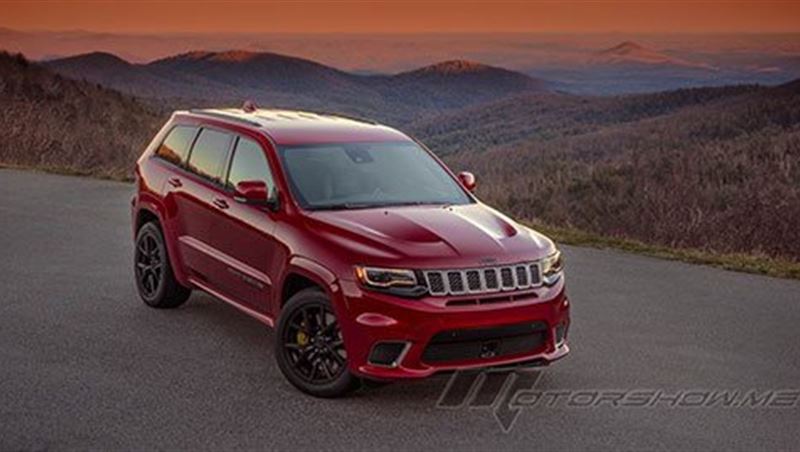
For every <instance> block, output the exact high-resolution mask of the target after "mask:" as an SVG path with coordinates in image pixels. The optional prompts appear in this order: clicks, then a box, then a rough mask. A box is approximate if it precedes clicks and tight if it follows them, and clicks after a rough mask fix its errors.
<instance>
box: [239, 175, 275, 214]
mask: <svg viewBox="0 0 800 452" xmlns="http://www.w3.org/2000/svg"><path fill="white" fill-rule="evenodd" d="M233 199H235V200H236V201H237V202H240V203H242V204H250V205H255V206H264V207H267V208H268V209H269V210H272V211H275V210H278V207H279V206H280V202H279V201H278V191H277V189H275V190H273V192H272V194H269V193H267V184H266V183H264V181H260V180H244V181H241V182H239V183H238V184H236V193H235V194H234V196H233Z"/></svg>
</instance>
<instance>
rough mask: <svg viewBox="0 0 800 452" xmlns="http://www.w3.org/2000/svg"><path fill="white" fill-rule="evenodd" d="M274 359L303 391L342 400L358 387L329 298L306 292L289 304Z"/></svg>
mask: <svg viewBox="0 0 800 452" xmlns="http://www.w3.org/2000/svg"><path fill="white" fill-rule="evenodd" d="M275 336H276V337H275V357H276V359H277V360H278V366H279V367H280V369H281V372H283V374H284V376H286V378H287V379H288V380H289V382H291V383H292V384H293V385H294V386H295V387H297V388H298V389H300V390H301V391H303V392H305V393H307V394H311V395H313V396H317V397H339V396H342V395H345V394H347V393H348V392H350V391H353V390H355V389H357V388H358V387H359V384H360V381H359V379H358V378H357V377H355V376H354V375H353V374H351V373H350V371H349V370H348V368H347V351H346V350H345V348H344V341H343V340H342V332H341V329H340V328H339V322H338V321H337V319H336V315H335V314H334V312H333V308H332V306H331V303H330V300H328V297H327V295H325V293H324V292H322V291H321V290H319V289H305V290H302V291H300V292H298V293H297V294H295V295H294V296H292V297H291V298H290V299H289V301H287V302H286V305H285V306H284V308H283V310H282V312H281V318H280V321H279V322H278V329H277V332H276V335H275Z"/></svg>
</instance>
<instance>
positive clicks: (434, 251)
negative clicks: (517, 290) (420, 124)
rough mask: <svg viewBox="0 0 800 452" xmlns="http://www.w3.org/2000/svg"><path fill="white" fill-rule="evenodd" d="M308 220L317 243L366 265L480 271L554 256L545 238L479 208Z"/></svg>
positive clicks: (331, 214) (365, 212) (364, 212)
mask: <svg viewBox="0 0 800 452" xmlns="http://www.w3.org/2000/svg"><path fill="white" fill-rule="evenodd" d="M309 219H310V221H311V222H312V223H314V224H312V225H310V226H311V227H312V228H313V229H312V230H314V231H316V233H317V236H318V237H320V238H322V239H324V240H326V241H330V242H332V243H333V244H335V245H338V246H340V247H342V248H344V250H343V251H345V252H348V253H351V254H352V255H353V257H354V260H360V261H367V262H368V263H371V264H372V263H374V264H380V263H382V264H385V265H392V266H397V265H398V264H400V262H399V261H402V260H406V259H409V260H413V261H414V262H413V263H414V264H416V265H415V266H417V265H420V262H419V261H420V260H424V261H425V262H424V263H423V264H422V265H429V266H438V265H454V264H456V262H458V263H457V265H463V266H480V265H491V264H494V263H510V262H520V261H524V260H534V259H539V258H542V257H544V256H546V255H548V254H550V253H552V251H553V250H554V245H553V243H552V242H551V241H550V240H549V239H548V238H546V237H544V236H543V235H541V234H539V233H537V232H535V231H532V230H531V229H529V228H527V227H524V226H521V225H519V224H518V223H516V222H515V221H513V220H511V219H509V218H508V217H506V216H505V215H502V214H501V213H499V212H497V211H496V210H494V209H492V208H490V207H488V206H486V205H484V204H481V203H474V204H467V205H457V206H412V207H395V208H384V209H357V210H341V211H324V212H314V213H312V214H310V215H309Z"/></svg>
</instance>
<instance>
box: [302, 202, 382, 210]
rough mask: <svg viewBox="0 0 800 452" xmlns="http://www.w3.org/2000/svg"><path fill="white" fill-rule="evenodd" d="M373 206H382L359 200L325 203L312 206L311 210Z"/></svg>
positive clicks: (367, 207) (354, 208) (368, 207)
mask: <svg viewBox="0 0 800 452" xmlns="http://www.w3.org/2000/svg"><path fill="white" fill-rule="evenodd" d="M373 207H380V205H376V204H367V203H357V202H342V203H337V204H325V205H322V206H313V207H311V210H356V209H370V208H373Z"/></svg>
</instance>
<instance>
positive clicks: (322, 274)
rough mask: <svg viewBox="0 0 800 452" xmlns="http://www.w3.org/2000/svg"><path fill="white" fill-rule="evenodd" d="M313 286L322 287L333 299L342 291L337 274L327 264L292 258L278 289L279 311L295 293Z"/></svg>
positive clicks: (297, 257)
mask: <svg viewBox="0 0 800 452" xmlns="http://www.w3.org/2000/svg"><path fill="white" fill-rule="evenodd" d="M311 287H317V288H319V289H321V290H322V291H324V292H325V293H326V294H327V295H328V296H329V297H330V298H331V300H333V298H334V296H335V294H337V293H338V292H339V291H340V289H339V286H338V284H337V282H336V275H334V274H333V272H331V271H330V270H328V269H327V268H326V267H325V266H323V265H322V264H319V263H318V262H315V261H312V260H310V259H307V258H303V257H299V256H296V257H294V258H292V259H291V260H290V261H289V265H287V268H286V272H285V273H284V275H283V277H282V278H281V284H280V290H278V291H276V294H277V300H276V304H275V305H276V307H277V308H278V312H279V311H280V310H281V309H283V306H284V305H285V304H286V302H287V301H288V300H289V298H291V297H292V296H293V295H294V294H296V293H298V292H300V291H301V290H304V289H308V288H311Z"/></svg>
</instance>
